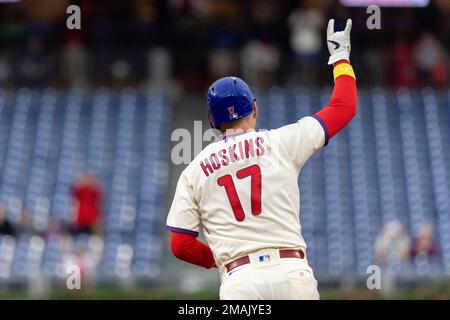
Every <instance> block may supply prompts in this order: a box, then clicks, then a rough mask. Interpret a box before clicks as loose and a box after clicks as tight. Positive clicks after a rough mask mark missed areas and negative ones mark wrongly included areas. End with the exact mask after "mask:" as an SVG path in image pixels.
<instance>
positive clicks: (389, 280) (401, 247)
mask: <svg viewBox="0 0 450 320" xmlns="http://www.w3.org/2000/svg"><path fill="white" fill-rule="evenodd" d="M409 248H410V240H409V236H408V234H407V233H406V231H405V228H404V226H403V224H402V223H401V222H400V221H398V220H392V221H389V222H387V223H386V224H385V225H384V226H383V228H382V229H381V231H380V233H379V234H378V236H377V238H376V239H375V261H376V262H377V263H378V264H379V266H380V267H381V268H383V276H382V278H381V282H382V283H381V288H382V289H383V291H382V294H384V295H387V296H389V295H391V294H392V293H393V292H394V291H395V290H396V278H397V276H398V275H399V274H400V273H405V271H406V269H405V267H406V266H405V262H406V261H407V259H408V256H409Z"/></svg>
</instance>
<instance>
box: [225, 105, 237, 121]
mask: <svg viewBox="0 0 450 320" xmlns="http://www.w3.org/2000/svg"><path fill="white" fill-rule="evenodd" d="M227 110H228V113H229V114H230V118H232V119H235V118H237V117H238V115H237V114H236V112H234V106H231V107H228V108H227Z"/></svg>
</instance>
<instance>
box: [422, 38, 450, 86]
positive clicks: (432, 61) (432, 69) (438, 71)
mask: <svg viewBox="0 0 450 320" xmlns="http://www.w3.org/2000/svg"><path fill="white" fill-rule="evenodd" d="M414 60H415V64H416V66H417V72H418V77H419V82H420V84H421V85H422V86H436V87H443V86H445V85H446V83H447V80H448V70H447V58H446V53H445V50H444V48H443V46H442V44H441V43H440V42H439V41H438V40H437V39H436V37H435V36H434V35H433V34H432V33H430V32H427V31H425V32H423V33H422V35H421V36H420V38H419V40H418V41H417V43H416V45H415V47H414Z"/></svg>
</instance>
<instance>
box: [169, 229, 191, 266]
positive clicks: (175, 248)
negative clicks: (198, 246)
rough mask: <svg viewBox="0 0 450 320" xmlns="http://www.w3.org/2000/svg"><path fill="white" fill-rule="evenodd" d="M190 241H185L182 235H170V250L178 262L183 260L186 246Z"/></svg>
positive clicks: (185, 238)
mask: <svg viewBox="0 0 450 320" xmlns="http://www.w3.org/2000/svg"><path fill="white" fill-rule="evenodd" d="M189 240H190V239H187V237H185V236H184V235H180V234H177V233H172V235H171V241H170V249H171V251H172V254H173V255H174V256H175V257H177V258H178V259H180V260H185V256H186V246H187V245H188V242H189Z"/></svg>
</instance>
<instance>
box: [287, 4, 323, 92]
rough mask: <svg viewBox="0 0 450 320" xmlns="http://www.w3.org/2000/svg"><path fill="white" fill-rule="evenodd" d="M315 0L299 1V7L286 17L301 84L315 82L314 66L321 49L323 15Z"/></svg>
mask: <svg viewBox="0 0 450 320" xmlns="http://www.w3.org/2000/svg"><path fill="white" fill-rule="evenodd" d="M316 6H317V2H316V1H314V2H313V1H306V2H304V1H299V7H298V8H297V9H296V10H295V11H293V12H292V13H291V14H290V15H289V18H288V23H289V27H290V29H291V38H290V45H291V50H292V51H293V52H294V55H295V61H296V64H297V65H298V67H299V68H300V70H299V71H300V79H299V80H300V82H301V83H302V84H316V72H315V66H316V65H317V63H318V61H319V57H320V53H321V50H322V42H323V41H322V33H323V27H324V17H323V14H322V12H320V11H319V9H318V8H317V7H316Z"/></svg>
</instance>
